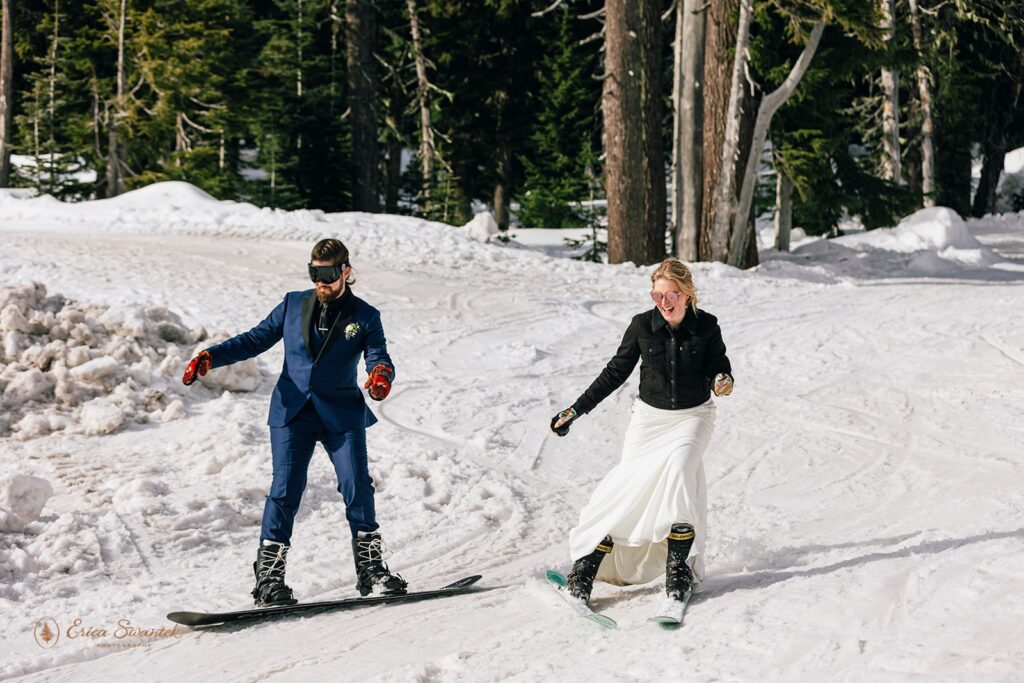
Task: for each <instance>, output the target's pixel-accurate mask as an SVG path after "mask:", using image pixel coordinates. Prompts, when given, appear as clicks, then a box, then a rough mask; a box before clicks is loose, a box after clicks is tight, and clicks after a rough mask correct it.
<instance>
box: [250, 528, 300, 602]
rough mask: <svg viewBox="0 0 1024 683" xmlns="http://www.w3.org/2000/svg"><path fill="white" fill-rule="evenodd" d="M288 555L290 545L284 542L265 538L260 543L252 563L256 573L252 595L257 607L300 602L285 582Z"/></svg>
mask: <svg viewBox="0 0 1024 683" xmlns="http://www.w3.org/2000/svg"><path fill="white" fill-rule="evenodd" d="M287 557H288V546H287V545H285V544H284V543H278V542H277V541H270V540H265V541H263V542H262V543H261V544H260V548H259V550H258V551H256V561H255V562H253V563H252V570H253V573H255V574H256V587H255V588H253V589H252V597H253V598H254V599H255V600H256V606H257V607H275V606H277V605H294V604H295V603H297V602H298V600H296V599H295V598H294V596H293V595H292V589H291V588H289V587H288V586H286V585H285V583H284V567H285V562H286V561H287Z"/></svg>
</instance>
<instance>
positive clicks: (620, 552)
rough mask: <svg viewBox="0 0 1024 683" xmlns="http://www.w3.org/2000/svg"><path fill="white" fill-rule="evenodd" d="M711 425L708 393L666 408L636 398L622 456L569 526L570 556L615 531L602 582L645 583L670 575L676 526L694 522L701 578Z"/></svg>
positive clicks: (693, 562)
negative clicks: (691, 404)
mask: <svg viewBox="0 0 1024 683" xmlns="http://www.w3.org/2000/svg"><path fill="white" fill-rule="evenodd" d="M714 428H715V404H714V403H713V402H712V400H711V399H708V400H707V402H705V403H703V404H701V405H699V406H697V407H695V408H686V409H683V410H662V409H660V408H654V407H652V406H650V405H648V404H646V403H644V402H643V401H641V400H640V399H639V398H638V399H636V401H635V402H634V403H633V408H632V416H631V417H630V420H629V426H628V427H627V429H626V437H625V442H624V443H623V445H622V460H621V461H620V462H619V464H618V465H616V466H615V467H613V468H612V469H611V471H610V472H608V474H607V475H605V477H604V479H602V480H601V483H600V484H598V486H597V489H596V490H595V491H594V493H593V495H591V497H590V502H588V503H587V505H586V506H585V507H584V508H583V510H582V511H581V512H580V521H579V524H578V525H576V527H575V528H574V529H573V530H572V531H571V532H569V547H570V550H571V552H572V558H573V560H577V559H579V558H581V557H583V556H585V555H589V554H590V553H592V552H593V551H594V548H595V547H596V546H597V545H598V543H600V542H601V540H602V539H603V538H604V537H605V536H611V537H612V540H613V541H614V542H615V547H614V549H613V550H612V553H611V555H609V556H607V557H605V558H604V561H603V562H602V563H601V567H600V569H599V570H598V573H597V580H598V581H604V582H606V583H611V584H615V585H618V586H622V585H627V584H637V583H647V582H649V581H653V580H654V579H656V578H658V577H659V576H661V575H662V574H664V573H665V560H666V558H667V556H668V543H667V540H666V539H667V538H668V534H669V531H670V530H671V528H672V525H673V524H675V523H677V522H689V523H690V524H692V525H693V528H694V532H695V533H694V539H693V547H692V548H691V550H690V555H689V558H688V559H687V562H688V563H689V564H690V567H691V568H692V569H693V571H694V574H695V575H696V577H697V579H698V580H700V579H702V578H703V577H704V558H703V556H704V541H705V538H706V534H707V507H708V504H707V492H706V490H705V482H704V462H703V457H704V451H705V450H707V447H708V444H709V443H710V441H711V434H712V433H713V432H714Z"/></svg>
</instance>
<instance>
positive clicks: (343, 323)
mask: <svg viewBox="0 0 1024 683" xmlns="http://www.w3.org/2000/svg"><path fill="white" fill-rule="evenodd" d="M355 314H356V297H355V295H354V294H349V295H348V296H347V297H346V299H345V302H344V303H343V304H342V306H341V310H340V311H338V317H337V318H335V319H334V324H333V325H331V329H330V330H328V331H327V338H326V339H324V345H323V346H322V347H320V353H319V354H317V357H316V360H314V361H313V365H316V364H317V363H319V362H320V359H321V358H323V357H324V354H325V353H327V351H328V349H330V348H331V346H333V345H334V342H336V341H337V340H338V337H339V336H340V335H341V334H342V332H337V331H336V330H339V329H340V330H342V331H344V329H345V327H347V326H348V323H349V321H350V320H352V316H354V315H355ZM310 319H312V313H310Z"/></svg>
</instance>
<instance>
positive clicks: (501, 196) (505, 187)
mask: <svg viewBox="0 0 1024 683" xmlns="http://www.w3.org/2000/svg"><path fill="white" fill-rule="evenodd" d="M511 184H512V149H511V147H510V146H509V144H508V143H507V142H503V143H501V149H500V150H498V184H497V185H495V187H494V222H495V223H497V224H498V230H501V231H505V230H508V225H509V215H508V209H509V203H510V201H511V195H512V187H511Z"/></svg>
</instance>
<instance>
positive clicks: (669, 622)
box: [647, 589, 693, 629]
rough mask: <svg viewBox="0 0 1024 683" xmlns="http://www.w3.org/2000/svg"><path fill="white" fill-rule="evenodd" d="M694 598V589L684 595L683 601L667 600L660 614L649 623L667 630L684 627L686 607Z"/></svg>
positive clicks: (659, 611)
mask: <svg viewBox="0 0 1024 683" xmlns="http://www.w3.org/2000/svg"><path fill="white" fill-rule="evenodd" d="M692 596H693V589H690V590H688V591H686V592H685V593H684V594H683V599H682V600H673V599H670V598H669V599H666V600H665V601H664V602H663V603H662V604H661V608H660V609H659V610H658V613H657V614H655V615H654V616H653V617H651V618H650V619H648V620H647V621H649V622H652V623H655V624H658V625H659V626H661V627H662V628H666V629H676V628H679V627H680V626H682V625H683V615H684V614H685V613H686V607H687V605H689V604H690V598H691V597H692Z"/></svg>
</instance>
